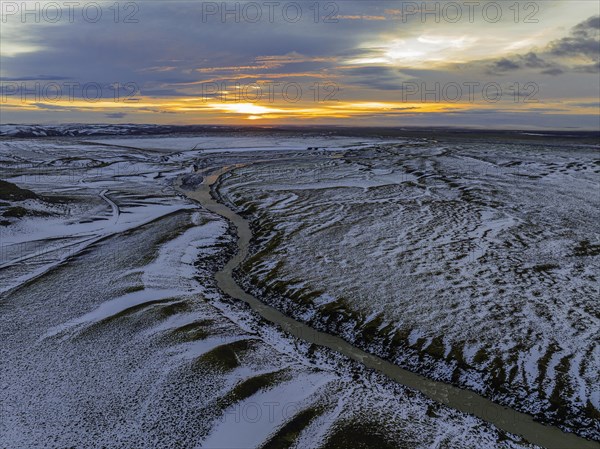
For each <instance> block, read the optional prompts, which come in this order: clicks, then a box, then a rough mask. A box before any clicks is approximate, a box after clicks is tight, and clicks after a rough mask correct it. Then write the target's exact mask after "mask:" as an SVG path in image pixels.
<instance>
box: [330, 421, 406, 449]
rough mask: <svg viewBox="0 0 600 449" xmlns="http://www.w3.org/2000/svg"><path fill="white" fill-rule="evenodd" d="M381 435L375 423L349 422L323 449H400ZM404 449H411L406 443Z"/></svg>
mask: <svg viewBox="0 0 600 449" xmlns="http://www.w3.org/2000/svg"><path fill="white" fill-rule="evenodd" d="M402 447H403V446H398V445H396V444H394V443H393V442H391V441H390V440H389V439H387V438H386V437H385V436H384V435H383V431H382V430H381V426H380V425H378V424H376V423H372V424H371V423H361V422H351V423H347V424H345V425H343V426H341V427H339V428H338V429H336V430H335V431H334V432H333V433H332V434H331V435H330V437H329V438H328V440H327V441H326V443H325V445H324V446H323V449H348V448H352V449H372V448H377V449H400V448H402ZM404 447H405V448H409V447H411V446H410V445H409V444H408V443H407V445H406V446H404Z"/></svg>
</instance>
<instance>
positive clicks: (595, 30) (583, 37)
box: [487, 16, 600, 76]
mask: <svg viewBox="0 0 600 449" xmlns="http://www.w3.org/2000/svg"><path fill="white" fill-rule="evenodd" d="M599 29H600V16H593V17H590V18H588V19H587V20H585V21H583V22H581V23H579V24H577V25H576V26H574V27H573V28H572V29H571V32H570V33H569V36H567V37H564V38H562V39H558V40H555V41H553V42H550V43H549V44H548V45H547V46H546V48H545V49H543V50H542V51H541V52H539V53H535V52H529V53H527V54H524V55H515V56H512V57H510V58H502V59H498V60H496V61H492V62H491V63H490V64H489V66H488V69H487V73H488V74H493V75H504V74H506V73H508V72H514V71H516V70H523V69H540V72H539V73H541V74H543V75H553V76H556V75H561V74H563V73H565V72H567V71H574V72H583V73H598V59H599V58H600V31H599ZM570 58H586V59H589V60H590V62H592V61H594V62H593V63H590V64H583V65H581V64H579V65H575V66H569V62H568V59H570Z"/></svg>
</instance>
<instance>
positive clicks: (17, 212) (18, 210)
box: [2, 206, 27, 218]
mask: <svg viewBox="0 0 600 449" xmlns="http://www.w3.org/2000/svg"><path fill="white" fill-rule="evenodd" d="M25 215H27V209H25V208H24V207H21V206H15V207H11V208H9V209H7V210H5V211H4V213H3V214H2V216H3V217H4V218H23V217H24V216H25Z"/></svg>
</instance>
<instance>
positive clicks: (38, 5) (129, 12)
mask: <svg viewBox="0 0 600 449" xmlns="http://www.w3.org/2000/svg"><path fill="white" fill-rule="evenodd" d="M1 12H2V16H1V24H0V87H1V92H0V94H1V98H0V107H1V109H0V123H2V124H6V123H30V124H32V123H36V124H60V123H75V122H77V123H156V124H231V125H240V124H246V125H273V124H291V125H306V126H310V125H326V124H332V125H345V126H458V127H473V128H486V129H487V128H519V129H524V128H527V129H593V130H597V129H600V102H599V99H600V62H599V60H600V40H599V35H600V16H599V15H600V2H597V1H596V0H583V1H577V0H563V1H537V2H533V1H521V2H517V1H514V0H506V1H502V0H501V1H496V2H493V1H482V0H480V1H465V2H461V1H456V2H452V1H440V2H438V1H430V0H426V1H418V2H412V1H408V2H407V1H400V0H395V1H377V0H361V1H344V0H342V1H331V2H330V1H315V0H311V1H296V2H287V1H285V0H283V1H267V0H265V1H262V0H259V1H239V2H235V1H227V2H223V1H218V2H207V1H185V2H180V1H169V0H164V1H149V0H142V1H137V2H127V1H123V2H114V1H110V2H89V1H84V0H82V1H65V2H61V1H56V2H46V1H39V2H35V1H30V2H23V1H16V2H13V1H2V2H1Z"/></svg>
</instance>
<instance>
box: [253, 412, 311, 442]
mask: <svg viewBox="0 0 600 449" xmlns="http://www.w3.org/2000/svg"><path fill="white" fill-rule="evenodd" d="M322 413H323V409H321V408H315V407H311V408H307V409H306V410H302V411H301V412H300V413H298V414H297V415H296V416H294V417H293V418H292V420H291V421H290V422H288V423H287V424H286V425H284V426H283V427H282V428H281V429H279V431H278V432H277V433H276V434H275V435H273V436H272V437H271V439H270V440H269V441H267V442H266V443H265V444H264V445H263V446H262V448H261V449H287V448H289V447H291V446H292V444H294V442H295V441H296V440H297V439H298V437H299V436H300V433H301V432H302V431H303V430H304V429H305V428H306V427H308V425H309V424H310V423H311V421H312V420H314V419H315V418H316V417H317V416H319V415H321V414H322Z"/></svg>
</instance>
